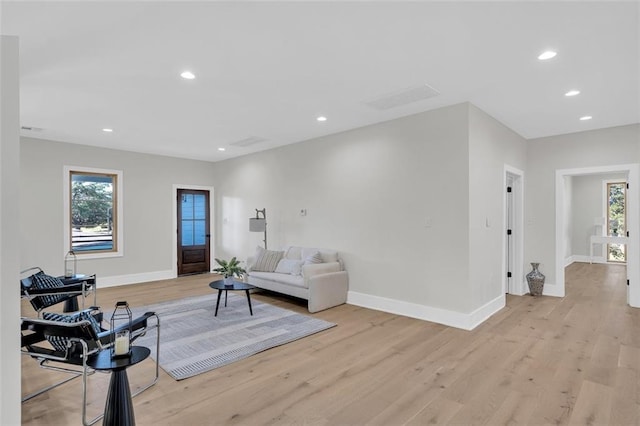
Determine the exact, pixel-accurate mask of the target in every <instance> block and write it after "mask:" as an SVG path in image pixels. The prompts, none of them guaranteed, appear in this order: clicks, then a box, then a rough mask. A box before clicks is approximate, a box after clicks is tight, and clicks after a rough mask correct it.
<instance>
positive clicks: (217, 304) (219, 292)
mask: <svg viewBox="0 0 640 426" xmlns="http://www.w3.org/2000/svg"><path fill="white" fill-rule="evenodd" d="M220 296H222V290H218V301H217V302H216V314H215V315H214V317H217V316H218V306H220Z"/></svg>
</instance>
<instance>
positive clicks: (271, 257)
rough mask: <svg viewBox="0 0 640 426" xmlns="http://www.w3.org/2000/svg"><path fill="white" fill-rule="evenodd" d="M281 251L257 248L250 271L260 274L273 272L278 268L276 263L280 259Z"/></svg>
mask: <svg viewBox="0 0 640 426" xmlns="http://www.w3.org/2000/svg"><path fill="white" fill-rule="evenodd" d="M283 254H284V252H282V251H272V250H265V249H263V248H262V247H258V250H257V252H256V262H255V263H254V264H253V266H252V267H251V269H252V270H253V271H261V272H273V271H275V270H276V267H277V266H278V262H280V259H282V255H283Z"/></svg>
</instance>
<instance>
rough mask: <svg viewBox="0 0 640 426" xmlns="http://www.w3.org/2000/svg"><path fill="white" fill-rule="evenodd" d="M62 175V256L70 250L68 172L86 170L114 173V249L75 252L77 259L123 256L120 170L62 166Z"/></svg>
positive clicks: (122, 206) (122, 194)
mask: <svg viewBox="0 0 640 426" xmlns="http://www.w3.org/2000/svg"><path fill="white" fill-rule="evenodd" d="M62 169H63V173H64V176H63V177H62V185H63V191H62V206H63V207H62V208H63V209H64V213H63V218H64V219H63V221H64V223H63V225H62V229H63V232H64V238H63V243H62V244H63V251H62V257H63V258H64V256H65V255H66V254H67V252H68V251H69V250H71V240H70V236H71V212H70V210H71V200H70V198H69V197H70V195H71V194H70V181H69V177H70V173H71V172H72V171H73V172H81V173H82V172H86V173H98V174H105V175H116V176H117V178H116V200H115V203H116V235H115V237H116V239H115V241H116V250H115V251H108V252H98V253H91V252H77V253H76V255H77V258H78V260H87V259H102V258H107V257H122V256H124V213H123V212H124V201H123V200H124V192H123V188H124V183H123V178H122V170H111V169H96V168H94V167H84V166H64V167H63V168H62Z"/></svg>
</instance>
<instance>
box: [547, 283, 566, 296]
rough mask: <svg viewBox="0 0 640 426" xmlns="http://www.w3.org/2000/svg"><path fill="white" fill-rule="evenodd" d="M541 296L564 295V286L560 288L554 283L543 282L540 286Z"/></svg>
mask: <svg viewBox="0 0 640 426" xmlns="http://www.w3.org/2000/svg"><path fill="white" fill-rule="evenodd" d="M542 295H543V296H553V297H564V288H560V286H557V285H555V284H550V283H544V287H543V288H542Z"/></svg>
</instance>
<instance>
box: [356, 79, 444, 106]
mask: <svg viewBox="0 0 640 426" xmlns="http://www.w3.org/2000/svg"><path fill="white" fill-rule="evenodd" d="M439 94H440V92H438V91H437V90H436V89H434V88H433V87H431V86H429V85H427V84H421V85H419V86H412V87H408V88H406V89H402V90H399V91H397V92H393V93H387V94H386V95H382V96H380V97H378V98H375V99H373V100H370V101H366V102H365V104H367V105H369V106H370V107H372V108H375V109H378V110H387V109H391V108H395V107H399V106H402V105H407V104H410V103H413V102H418V101H422V100H425V99H429V98H433V97H434V96H438V95H439Z"/></svg>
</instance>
